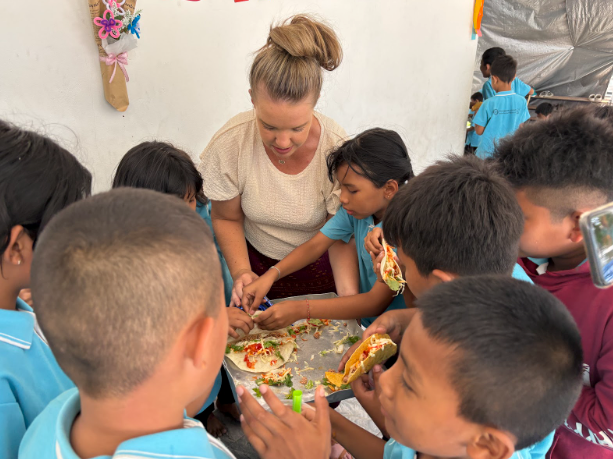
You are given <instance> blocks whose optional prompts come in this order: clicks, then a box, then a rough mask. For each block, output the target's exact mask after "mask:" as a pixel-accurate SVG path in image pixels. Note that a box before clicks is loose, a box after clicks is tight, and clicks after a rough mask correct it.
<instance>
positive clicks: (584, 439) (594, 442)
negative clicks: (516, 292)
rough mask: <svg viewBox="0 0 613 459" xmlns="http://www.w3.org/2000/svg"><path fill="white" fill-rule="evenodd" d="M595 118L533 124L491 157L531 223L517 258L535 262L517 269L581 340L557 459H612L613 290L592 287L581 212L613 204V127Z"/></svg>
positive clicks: (561, 117) (575, 116) (562, 117)
mask: <svg viewBox="0 0 613 459" xmlns="http://www.w3.org/2000/svg"><path fill="white" fill-rule="evenodd" d="M593 115H594V114H593V110H592V109H590V108H577V109H569V110H565V111H563V112H560V113H559V114H556V115H554V116H552V117H551V118H550V120H549V121H548V122H546V123H532V124H531V125H530V126H526V130H525V131H524V130H523V129H522V130H520V131H518V132H517V133H516V134H515V135H514V136H513V137H512V138H510V139H508V140H505V141H504V142H502V143H501V144H500V145H499V146H498V147H497V151H496V154H495V155H494V159H495V160H496V161H497V162H498V163H499V165H500V168H501V170H502V172H503V174H504V175H505V176H506V177H507V178H508V179H509V181H510V182H511V183H512V184H513V186H514V187H515V189H516V195H517V199H518V200H519V204H520V205H521V207H522V209H523V212H524V215H525V219H526V224H525V227H524V234H523V236H522V238H521V242H520V253H521V254H522V256H523V257H533V258H522V259H521V261H520V263H521V264H522V265H523V266H524V268H525V270H526V272H527V273H528V275H529V276H530V277H531V278H532V280H533V281H534V282H535V283H536V284H537V285H539V286H541V287H543V288H545V289H546V290H548V291H550V292H551V293H553V294H554V295H555V296H556V297H558V298H559V299H560V300H561V301H562V302H563V303H564V304H565V305H566V307H567V308H568V310H569V311H570V313H571V314H572V316H573V317H574V319H575V321H576V322H577V325H578V326H579V330H580V332H581V338H582V341H583V349H584V364H583V367H584V382H583V383H584V387H583V391H582V392H581V397H580V398H579V401H578V402H577V404H576V405H575V407H574V408H573V411H572V413H571V415H570V417H569V418H568V420H567V421H566V422H565V424H564V426H562V427H560V428H559V429H558V431H557V433H556V440H555V443H554V446H553V450H552V453H551V457H552V458H554V459H562V458H579V457H582V458H583V457H585V458H587V457H589V458H599V459H607V458H613V434H612V433H611V429H613V425H612V423H611V419H613V371H612V370H613V340H612V339H613V289H608V290H601V289H598V288H596V287H595V286H594V285H593V283H592V279H591V277H590V266H589V263H588V262H587V260H586V258H587V257H586V252H585V247H584V245H583V237H582V234H581V231H580V228H579V218H580V216H581V214H582V213H584V212H587V211H589V210H590V209H593V208H595V207H598V206H600V205H603V204H605V203H607V202H610V201H612V200H613V148H612V145H613V126H611V124H609V123H608V122H607V121H606V120H604V119H599V118H597V117H596V116H593ZM537 259H540V260H537Z"/></svg>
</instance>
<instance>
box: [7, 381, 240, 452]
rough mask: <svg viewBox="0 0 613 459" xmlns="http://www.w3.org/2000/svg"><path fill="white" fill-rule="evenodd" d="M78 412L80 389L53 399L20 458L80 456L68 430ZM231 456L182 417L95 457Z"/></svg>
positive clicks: (27, 436)
mask: <svg viewBox="0 0 613 459" xmlns="http://www.w3.org/2000/svg"><path fill="white" fill-rule="evenodd" d="M80 411H81V399H80V397H79V391H78V390H77V389H72V390H70V391H67V392H65V393H64V394H62V395H60V396H59V397H58V398H56V399H55V400H54V401H53V402H51V403H50V404H49V406H48V407H47V408H46V409H45V410H44V411H43V412H42V413H41V414H40V416H39V417H38V418H36V420H35V421H34V423H33V424H32V426H31V427H30V428H29V429H28V431H27V432H26V434H25V436H24V437H23V442H22V443H21V447H20V448H19V457H20V458H21V459H81V458H80V457H79V456H77V455H76V454H75V452H74V450H73V449H72V445H71V444H70V431H71V429H72V425H73V423H74V420H75V418H76V416H77V415H78V414H79V412H80ZM111 458H116V459H120V458H122V459H127V458H134V459H136V458H139V459H162V458H191V459H232V458H234V455H233V454H232V453H231V452H230V451H229V450H228V448H226V447H225V446H224V444H223V443H222V442H221V441H219V440H217V439H216V438H213V437H211V436H210V435H208V434H207V433H206V430H204V427H203V425H202V423H200V422H198V421H196V420H195V419H191V418H188V417H187V416H186V417H185V419H184V420H183V428H181V429H176V430H168V431H166V432H159V433H155V434H152V435H145V436H143V437H136V438H131V439H130V440H126V441H124V442H123V443H121V444H120V445H119V446H118V447H117V449H116V450H115V452H114V453H113V455H112V456H98V457H97V458H96V459H111Z"/></svg>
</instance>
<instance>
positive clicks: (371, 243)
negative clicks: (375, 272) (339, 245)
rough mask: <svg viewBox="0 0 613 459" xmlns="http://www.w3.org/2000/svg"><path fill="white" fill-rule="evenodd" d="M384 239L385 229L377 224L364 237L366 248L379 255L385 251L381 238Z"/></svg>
mask: <svg viewBox="0 0 613 459" xmlns="http://www.w3.org/2000/svg"><path fill="white" fill-rule="evenodd" d="M382 239H383V230H382V229H381V228H379V227H378V226H375V227H374V228H373V229H372V230H371V231H370V232H369V233H368V234H367V235H366V237H365V238H364V248H365V249H366V251H367V252H368V253H370V252H372V253H374V254H375V255H379V253H380V252H382V251H383V246H382V245H381V240H382Z"/></svg>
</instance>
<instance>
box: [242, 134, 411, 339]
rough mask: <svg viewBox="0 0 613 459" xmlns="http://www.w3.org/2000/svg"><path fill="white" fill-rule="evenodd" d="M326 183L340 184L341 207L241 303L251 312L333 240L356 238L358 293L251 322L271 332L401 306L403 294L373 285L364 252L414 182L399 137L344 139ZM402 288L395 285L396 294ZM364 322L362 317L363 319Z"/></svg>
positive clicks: (294, 305)
mask: <svg viewBox="0 0 613 459" xmlns="http://www.w3.org/2000/svg"><path fill="white" fill-rule="evenodd" d="M328 174H329V177H330V180H334V179H335V178H337V179H338V181H339V182H340V185H341V196H340V201H341V204H342V208H341V209H339V211H338V212H337V214H336V215H335V216H334V217H332V219H330V220H329V221H328V222H327V223H326V224H325V225H324V227H323V228H322V229H321V231H320V232H319V233H318V234H317V235H315V237H313V238H312V239H310V240H309V241H307V242H306V243H304V244H302V245H301V246H299V247H298V248H296V249H295V250H293V251H292V252H291V253H290V254H289V255H288V256H287V257H285V258H284V259H283V260H281V261H280V262H279V263H277V264H276V265H275V266H273V267H272V268H271V269H270V270H269V271H268V272H267V273H265V274H264V275H262V276H261V277H260V278H259V279H257V280H255V281H254V282H252V283H251V284H249V285H247V286H245V287H244V289H243V297H242V305H243V307H245V309H247V308H249V309H250V310H251V312H252V313H253V312H255V310H256V309H257V307H258V306H259V304H260V303H261V301H262V299H263V297H264V296H265V295H266V293H268V291H269V290H270V288H271V286H272V285H273V284H274V283H275V282H276V281H278V280H279V279H281V278H283V277H284V276H287V275H289V274H291V273H293V272H294V271H296V270H298V269H301V268H302V267H304V266H307V265H308V264H309V263H312V261H314V260H316V259H318V258H319V257H320V256H321V255H322V254H323V253H325V252H326V250H328V249H329V248H330V247H331V246H332V244H334V242H336V241H337V240H340V239H342V240H344V241H345V242H348V241H349V240H350V239H351V237H353V236H355V240H356V246H357V250H358V259H359V268H360V294H359V295H354V296H346V297H340V298H333V299H326V300H302V301H291V302H289V301H288V302H282V303H279V304H276V305H274V306H272V307H271V308H269V309H268V310H266V311H265V312H263V313H262V314H260V315H259V316H258V317H256V318H255V319H254V322H255V323H257V324H258V325H259V327H260V328H263V329H269V330H274V329H277V328H282V327H284V326H287V325H289V324H291V323H293V322H295V321H296V320H299V319H303V318H306V319H311V318H319V319H362V323H364V324H369V323H370V322H372V316H376V315H379V314H381V313H382V312H383V311H385V309H386V308H388V309H397V308H404V307H405V306H404V300H403V298H402V296H400V295H397V296H396V297H395V298H394V294H395V293H397V292H394V291H392V290H390V288H388V287H387V286H386V285H383V284H380V283H377V282H376V279H377V278H376V275H375V274H374V272H373V266H372V260H371V258H370V255H369V253H368V252H367V251H366V250H365V249H364V242H363V241H364V237H365V236H366V234H367V233H368V231H369V229H370V228H372V227H375V226H380V225H381V220H382V218H383V215H384V214H385V212H386V209H387V206H388V204H389V203H390V201H391V200H392V198H393V197H394V195H395V194H396V193H397V192H398V189H399V188H401V187H402V186H403V185H404V184H405V183H406V182H407V181H409V180H410V179H412V178H413V169H412V167H411V160H410V159H409V155H408V153H407V149H406V146H405V145H404V142H403V141H402V139H401V138H400V136H399V135H398V134H397V133H396V132H394V131H389V130H386V129H378V128H377V129H370V130H367V131H365V132H363V133H361V134H359V135H358V136H356V137H355V138H353V139H351V140H348V141H346V142H345V143H344V144H343V145H341V146H340V147H339V148H338V149H337V150H336V151H334V152H333V153H331V154H330V156H329V158H328ZM400 288H401V283H400V282H399V283H398V285H397V288H396V290H398V289H400ZM364 318H366V319H364Z"/></svg>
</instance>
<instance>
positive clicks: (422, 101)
mask: <svg viewBox="0 0 613 459" xmlns="http://www.w3.org/2000/svg"><path fill="white" fill-rule="evenodd" d="M26 3H27V4H28V5H30V4H31V3H30V2H18V1H13V2H9V1H3V2H2V4H3V6H2V14H1V15H0V57H1V59H0V117H2V118H5V119H9V120H12V121H16V122H18V123H20V124H25V125H26V126H33V127H35V128H42V129H43V130H44V131H45V132H47V133H50V134H52V135H54V136H55V137H56V139H58V140H59V141H60V143H62V144H63V145H64V146H66V147H67V148H69V149H70V150H71V151H72V152H74V153H75V154H76V155H77V156H78V157H79V158H80V159H81V160H82V161H83V162H84V164H85V165H86V166H87V167H88V168H90V170H91V171H92V172H93V173H94V179H95V190H96V191H101V190H104V189H107V188H108V187H109V186H110V181H111V177H112V174H113V171H114V168H115V166H116V165H117V163H118V162H119V160H120V158H121V157H122V156H123V154H124V153H125V152H126V151H127V150H128V149H129V148H130V147H132V146H133V145H135V144H136V143H138V142H140V141H142V140H146V139H153V138H157V139H164V140H170V141H172V142H174V143H175V144H177V145H179V146H181V147H183V148H185V149H186V150H187V151H189V152H190V153H191V154H192V155H193V157H194V158H195V159H197V158H198V155H199V154H200V152H201V151H202V149H203V148H204V147H205V146H206V144H207V143H208V141H209V139H210V138H211V136H212V135H213V134H214V132H215V131H216V130H217V129H218V128H220V127H221V125H222V124H223V123H224V122H225V121H226V120H227V119H229V118H230V117H231V116H233V115H234V114H236V113H238V112H240V111H243V110H247V109H249V108H250V101H249V97H248V94H247V90H248V84H247V74H248V69H249V66H250V64H251V60H252V57H251V56H252V54H251V53H252V52H253V51H255V50H256V49H258V48H259V47H260V46H262V45H263V44H264V42H265V39H266V36H267V31H268V27H269V24H270V23H271V21H273V20H279V19H284V18H285V17H287V16H290V15H291V14H294V13H298V12H310V13H316V14H318V15H320V16H321V17H323V18H325V19H326V20H327V21H328V22H329V23H331V24H332V25H333V27H334V28H335V30H336V31H337V33H338V34H339V36H340V37H341V40H342V43H343V48H344V52H345V60H344V62H343V64H342V65H341V67H340V68H339V69H338V70H336V71H335V72H333V73H331V74H330V75H329V76H328V77H327V81H326V83H325V87H324V92H323V96H322V98H321V100H320V102H319V105H318V110H319V111H321V112H323V113H324V114H326V115H328V116H330V117H332V118H334V119H335V120H336V121H337V122H339V123H340V124H341V125H342V126H343V127H344V128H345V129H346V130H347V131H348V132H349V133H350V134H355V133H358V132H360V131H361V130H363V129H365V128H368V127H373V126H382V127H387V128H391V129H396V130H398V131H399V132H400V133H401V135H402V136H403V138H404V139H405V141H406V142H407V145H408V147H409V149H410V150H411V153H412V154H411V157H412V159H413V161H414V164H415V169H416V170H417V171H419V170H421V169H423V167H425V166H426V165H428V164H429V163H431V162H432V161H434V160H435V159H437V158H439V157H441V156H444V155H445V154H446V153H448V152H450V151H455V152H460V151H461V149H462V145H463V141H464V130H465V121H466V112H467V104H468V99H469V96H470V89H471V79H472V73H473V70H474V68H473V66H474V62H475V50H476V41H471V19H472V6H473V1H472V0H439V1H437V2H431V1H423V0H420V1H418V0H249V1H247V2H243V3H234V2H232V0H202V1H200V2H188V1H186V0H138V3H137V8H142V9H143V10H144V12H143V16H142V21H141V23H142V39H141V41H140V44H139V48H138V49H137V50H135V51H133V52H132V53H131V55H130V64H129V66H128V71H129V75H130V82H129V83H128V91H129V95H130V107H129V108H128V110H127V111H126V112H125V113H119V112H117V111H115V110H114V109H113V108H112V107H111V106H110V105H108V104H107V103H106V101H105V100H104V96H103V92H102V84H101V76H100V72H99V66H98V60H97V59H98V56H97V52H96V46H95V44H94V39H93V33H92V28H91V25H90V17H89V11H88V6H87V1H86V0H69V1H68V0H62V1H58V0H53V1H51V0H49V1H47V0H44V1H43V0H39V1H37V2H36V7H32V8H31V10H32V11H30V7H28V6H26ZM433 5H436V6H433Z"/></svg>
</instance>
